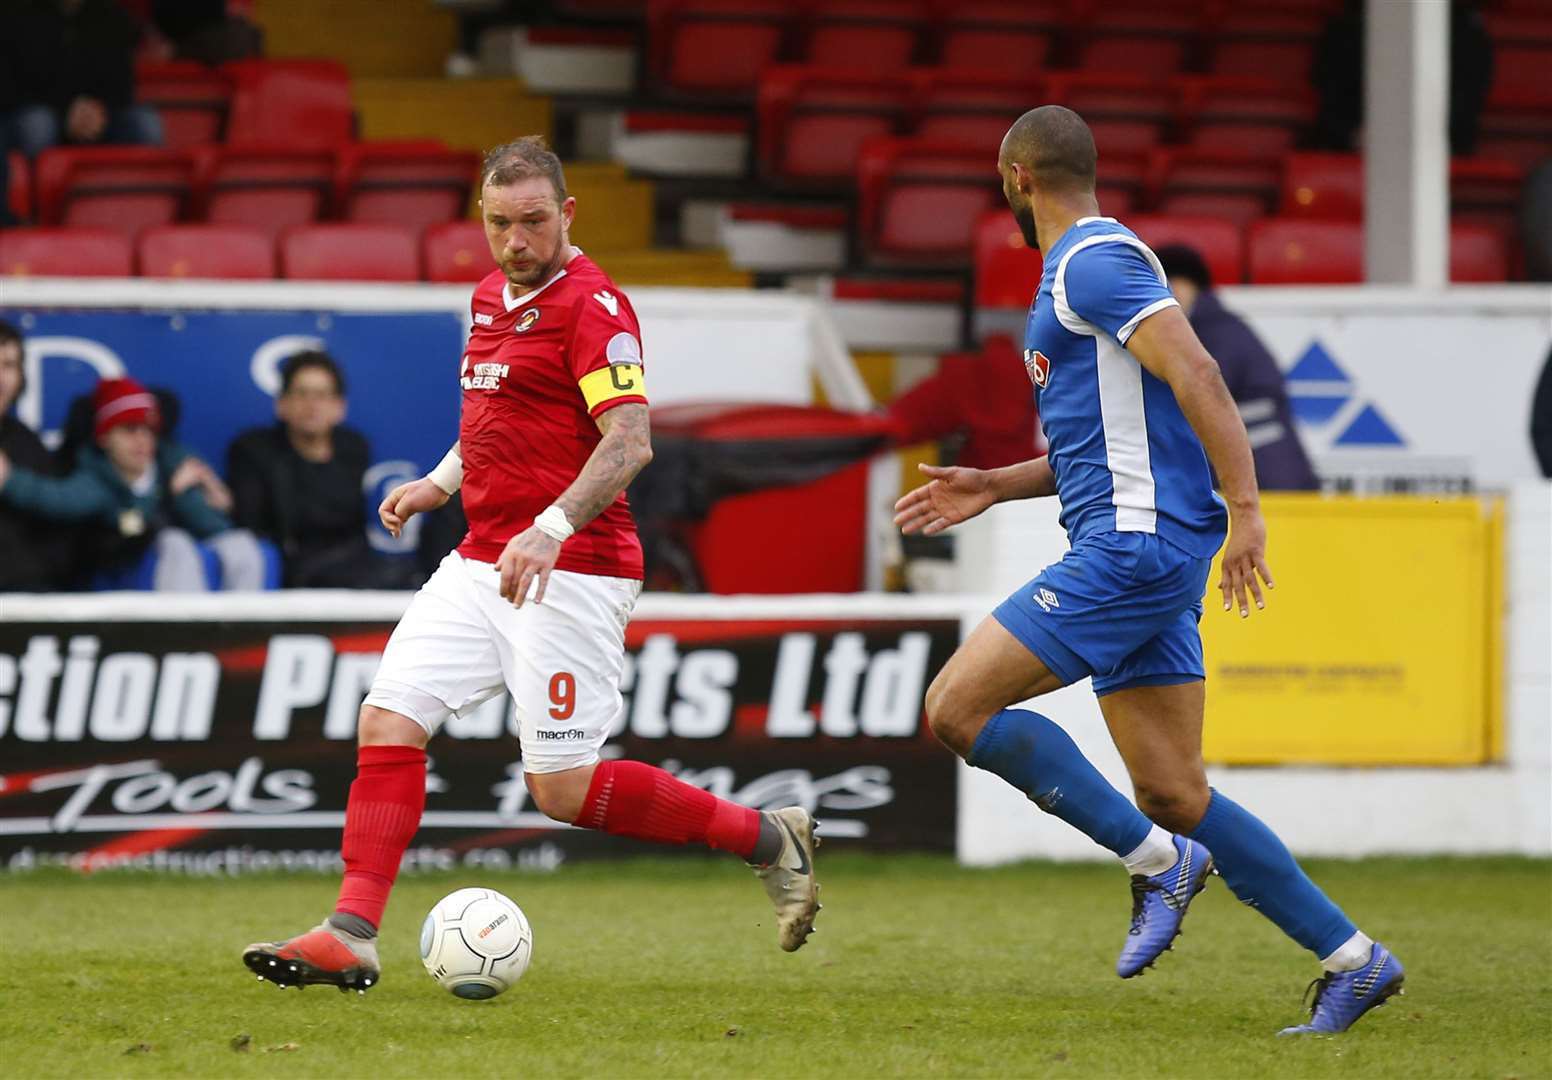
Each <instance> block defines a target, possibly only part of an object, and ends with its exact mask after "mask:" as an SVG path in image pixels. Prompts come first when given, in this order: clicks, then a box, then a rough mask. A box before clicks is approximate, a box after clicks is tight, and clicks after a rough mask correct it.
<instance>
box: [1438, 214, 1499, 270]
mask: <svg viewBox="0 0 1552 1080" xmlns="http://www.w3.org/2000/svg"><path fill="white" fill-rule="evenodd" d="M1450 280H1451V281H1455V282H1495V281H1507V280H1509V245H1508V243H1507V241H1506V240H1505V239H1504V234H1503V232H1502V231H1501V230H1499V229H1495V228H1493V227H1492V226H1490V225H1473V224H1470V223H1466V222H1452V223H1451V224H1450Z"/></svg>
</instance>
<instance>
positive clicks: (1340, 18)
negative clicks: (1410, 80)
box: [1310, 0, 1493, 157]
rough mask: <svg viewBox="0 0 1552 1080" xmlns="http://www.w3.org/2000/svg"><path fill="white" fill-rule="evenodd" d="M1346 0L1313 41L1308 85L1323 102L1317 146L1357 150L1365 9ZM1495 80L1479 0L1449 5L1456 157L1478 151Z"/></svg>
mask: <svg viewBox="0 0 1552 1080" xmlns="http://www.w3.org/2000/svg"><path fill="white" fill-rule="evenodd" d="M1365 3H1366V0H1347V4H1346V6H1345V7H1344V8H1343V9H1342V10H1341V11H1339V12H1337V13H1336V14H1334V15H1332V16H1331V18H1330V19H1329V20H1328V21H1327V22H1326V25H1325V28H1324V29H1323V30H1322V31H1321V33H1320V39H1319V40H1318V41H1317V42H1316V43H1315V56H1314V59H1313V61H1312V63H1311V65H1310V67H1311V71H1310V81H1311V82H1312V83H1314V86H1315V93H1316V94H1317V95H1318V96H1319V98H1320V106H1319V109H1318V111H1317V112H1316V114H1315V146H1316V148H1317V149H1320V150H1338V151H1343V152H1346V151H1349V150H1356V149H1358V140H1359V137H1360V129H1361V128H1362V127H1363V68H1364V46H1363V39H1364V29H1365V27H1364V22H1365V18H1364V14H1365V12H1364V7H1365ZM1492 82H1493V42H1492V39H1491V38H1489V37H1488V34H1487V25H1486V24H1485V23H1484V22H1483V21H1482V13H1481V12H1480V11H1478V10H1477V5H1476V3H1475V0H1451V3H1450V72H1449V88H1450V148H1451V153H1453V154H1455V155H1456V156H1458V157H1469V156H1470V155H1471V154H1473V153H1475V152H1476V146H1477V134H1478V132H1479V130H1480V128H1481V123H1482V106H1483V104H1484V103H1486V101H1487V91H1488V88H1489V87H1491V86H1492Z"/></svg>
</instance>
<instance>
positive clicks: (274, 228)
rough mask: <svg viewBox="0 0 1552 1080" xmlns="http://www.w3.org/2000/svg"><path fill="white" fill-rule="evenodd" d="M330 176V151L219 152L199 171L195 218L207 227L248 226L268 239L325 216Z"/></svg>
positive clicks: (238, 148)
mask: <svg viewBox="0 0 1552 1080" xmlns="http://www.w3.org/2000/svg"><path fill="white" fill-rule="evenodd" d="M335 172H336V163H335V155H334V152H333V151H332V150H309V149H305V148H301V149H298V148H292V147H285V146H272V147H266V146H259V145H251V146H227V147H221V148H219V149H218V150H217V151H215V152H214V153H213V154H212V155H211V156H210V158H209V159H208V161H207V162H206V165H205V168H204V170H203V175H202V178H201V183H200V191H201V195H202V198H201V200H200V216H201V217H203V218H204V219H205V220H206V221H209V222H212V223H218V224H231V225H250V226H253V227H254V228H258V229H263V230H265V231H267V232H269V233H270V234H271V235H272V236H273V235H275V234H278V233H279V232H280V230H282V229H285V228H288V227H289V226H292V225H305V224H307V223H308V222H312V221H317V220H318V219H319V218H321V217H323V216H325V215H326V214H327V213H328V212H329V210H330V202H331V192H332V189H333V187H334V182H335Z"/></svg>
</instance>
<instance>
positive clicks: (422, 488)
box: [377, 476, 452, 536]
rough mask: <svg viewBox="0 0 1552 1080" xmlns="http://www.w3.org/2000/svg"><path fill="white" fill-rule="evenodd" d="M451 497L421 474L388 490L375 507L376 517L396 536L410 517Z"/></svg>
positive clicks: (433, 507)
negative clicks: (419, 476)
mask: <svg viewBox="0 0 1552 1080" xmlns="http://www.w3.org/2000/svg"><path fill="white" fill-rule="evenodd" d="M451 497H452V496H450V495H448V493H447V492H445V491H443V490H442V489H441V488H439V487H437V486H436V483H435V482H434V481H432V480H431V479H430V478H428V477H425V476H422V477H421V478H420V479H419V480H411V481H410V482H409V483H407V484H400V485H399V486H398V487H396V488H394V489H393V490H392V491H390V492H389V493H388V497H387V498H386V499H384V500H383V501H382V502H381V503H380V504H379V505H378V507H377V519H378V520H379V521H381V522H382V523H383V528H385V529H387V530H388V531H389V532H390V533H392V534H393V535H394V536H398V535H399V531H400V530H401V529H403V528H404V523H405V522H406V521H408V520H409V519H410V518H412V517H414V516H415V515H416V514H420V513H424V512H426V511H428V510H435V509H436V508H437V507H439V506H441V505H442V504H443V503H445V502H446V501H447V500H448V499H450V498H451Z"/></svg>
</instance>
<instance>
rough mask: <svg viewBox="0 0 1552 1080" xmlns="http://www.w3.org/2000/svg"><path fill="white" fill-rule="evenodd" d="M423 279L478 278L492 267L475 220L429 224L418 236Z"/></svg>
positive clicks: (479, 224)
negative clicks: (421, 256) (422, 259)
mask: <svg viewBox="0 0 1552 1080" xmlns="http://www.w3.org/2000/svg"><path fill="white" fill-rule="evenodd" d="M421 254H422V255H423V256H424V259H425V264H426V280H427V281H459V282H462V281H480V280H482V279H483V278H484V277H485V275H486V274H489V273H490V272H491V271H492V270H494V269H495V268H496V260H495V259H493V258H491V257H490V244H489V243H487V242H486V240H485V226H484V225H483V224H482V223H481V222H478V221H450V222H448V223H447V224H445V225H433V226H431V227H430V228H429V229H427V230H426V232H425V235H424V236H423V237H422V238H421Z"/></svg>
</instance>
